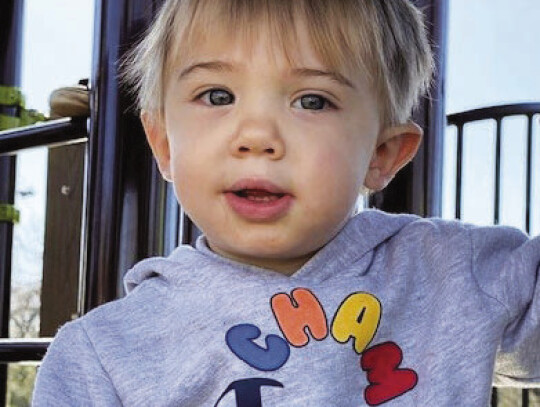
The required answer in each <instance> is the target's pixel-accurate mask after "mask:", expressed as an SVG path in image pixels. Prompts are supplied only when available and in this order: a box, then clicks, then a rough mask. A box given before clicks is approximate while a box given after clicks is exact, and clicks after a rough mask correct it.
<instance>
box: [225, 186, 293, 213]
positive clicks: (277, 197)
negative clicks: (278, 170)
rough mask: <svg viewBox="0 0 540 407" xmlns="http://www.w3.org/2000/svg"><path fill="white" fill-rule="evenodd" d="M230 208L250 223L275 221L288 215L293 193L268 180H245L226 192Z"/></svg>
mask: <svg viewBox="0 0 540 407" xmlns="http://www.w3.org/2000/svg"><path fill="white" fill-rule="evenodd" d="M225 198H226V200H227V202H228V204H229V206H230V208H231V209H232V210H233V211H234V212H236V213H237V214H238V215H239V216H241V217H243V218H245V219H248V220H250V221H261V222H268V221H274V220H277V219H279V218H281V217H282V216H284V215H286V214H287V213H288V211H289V209H290V208H291V205H292V204H293V202H294V197H293V195H292V194H291V193H289V192H287V191H285V190H284V189H282V188H281V187H279V186H277V185H275V184H273V183H272V182H270V181H267V180H261V179H243V180H240V181H238V182H236V183H235V184H234V185H233V186H232V187H231V188H230V189H228V190H226V191H225Z"/></svg>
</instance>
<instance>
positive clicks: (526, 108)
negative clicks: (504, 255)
mask: <svg viewBox="0 0 540 407" xmlns="http://www.w3.org/2000/svg"><path fill="white" fill-rule="evenodd" d="M536 114H540V103H521V104H513V105H502V106H492V107H486V108H482V109H475V110H469V111H466V112H461V113H455V114H451V115H449V116H448V117H447V121H448V125H454V126H456V127H457V154H456V194H455V198H456V199H455V217H456V218H457V219H461V217H462V198H463V189H462V180H463V142H464V127H465V126H466V125H467V124H470V123H473V122H479V121H482V120H493V121H494V122H495V174H494V179H495V193H494V196H493V204H494V208H495V209H494V219H493V223H494V224H495V225H497V224H499V223H500V219H501V145H502V138H503V134H502V122H503V120H504V119H505V118H507V117H511V116H524V117H526V118H527V153H526V155H527V162H526V181H525V182H526V188H525V230H526V232H527V233H529V232H530V230H531V205H532V148H533V117H534V115H536Z"/></svg>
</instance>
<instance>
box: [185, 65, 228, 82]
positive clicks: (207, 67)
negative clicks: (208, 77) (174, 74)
mask: <svg viewBox="0 0 540 407" xmlns="http://www.w3.org/2000/svg"><path fill="white" fill-rule="evenodd" d="M198 70H207V71H214V72H223V71H225V72H232V71H234V67H233V66H232V65H231V64H229V63H228V62H223V61H208V62H198V63H196V64H193V65H190V66H188V67H187V68H184V69H182V71H181V72H180V74H179V75H178V80H179V81H181V80H183V79H185V78H186V77H188V76H189V75H191V74H193V73H194V72H196V71H198Z"/></svg>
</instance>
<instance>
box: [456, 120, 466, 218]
mask: <svg viewBox="0 0 540 407" xmlns="http://www.w3.org/2000/svg"><path fill="white" fill-rule="evenodd" d="M463 126H464V124H463V123H459V124H458V126H457V128H458V134H457V153H456V156H457V157H456V219H461V215H462V214H461V199H462V191H461V189H462V188H461V183H462V178H463V175H462V171H463Z"/></svg>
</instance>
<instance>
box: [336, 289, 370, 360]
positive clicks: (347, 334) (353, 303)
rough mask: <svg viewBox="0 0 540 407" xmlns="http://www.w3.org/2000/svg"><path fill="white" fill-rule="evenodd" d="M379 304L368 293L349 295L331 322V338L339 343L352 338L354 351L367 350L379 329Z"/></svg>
mask: <svg viewBox="0 0 540 407" xmlns="http://www.w3.org/2000/svg"><path fill="white" fill-rule="evenodd" d="M380 319H381V303H380V302H379V300H378V299H377V298H376V297H375V296H373V295H371V294H368V293H354V294H351V295H349V296H348V297H347V298H346V299H345V300H344V301H343V302H342V303H341V305H340V307H339V308H338V310H337V311H336V315H335V316H334V321H333V322H332V336H333V337H334V339H335V340H336V341H338V342H339V343H346V342H347V341H348V340H349V339H350V338H351V337H352V338H354V345H353V347H354V350H355V351H356V353H358V354H360V353H362V352H363V351H364V349H366V348H367V346H368V345H369V343H370V342H371V340H372V339H373V337H374V336H375V333H376V332H377V328H378V327H379V321H380Z"/></svg>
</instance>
